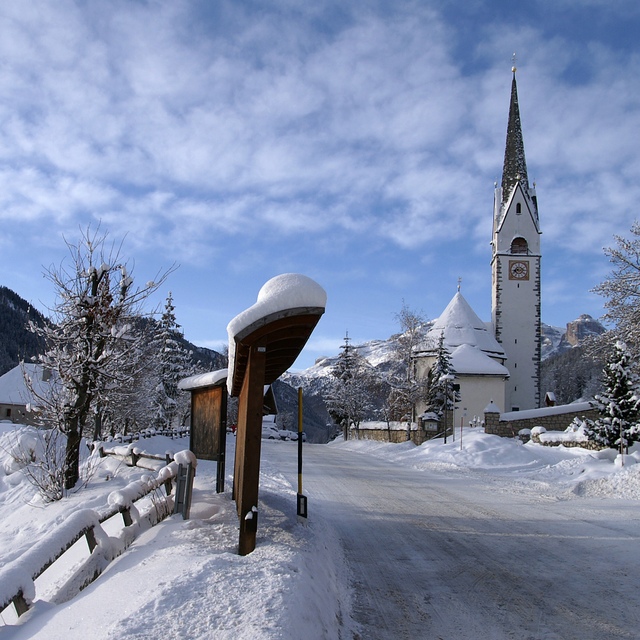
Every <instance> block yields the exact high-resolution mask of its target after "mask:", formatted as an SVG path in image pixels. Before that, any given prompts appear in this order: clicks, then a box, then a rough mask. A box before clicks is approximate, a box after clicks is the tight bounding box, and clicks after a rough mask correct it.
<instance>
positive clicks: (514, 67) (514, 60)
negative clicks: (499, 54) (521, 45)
mask: <svg viewBox="0 0 640 640" xmlns="http://www.w3.org/2000/svg"><path fill="white" fill-rule="evenodd" d="M511 62H512V63H513V66H512V67H511V71H513V73H515V72H516V70H517V67H516V54H515V51H514V53H513V55H512V56H511Z"/></svg>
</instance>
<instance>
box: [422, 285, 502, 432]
mask: <svg viewBox="0 0 640 640" xmlns="http://www.w3.org/2000/svg"><path fill="white" fill-rule="evenodd" d="M440 336H444V346H445V347H446V348H447V351H448V352H449V354H450V356H451V368H452V370H453V372H454V375H455V384H458V385H460V391H459V395H460V402H459V403H458V404H457V409H456V410H455V413H454V415H453V416H452V418H453V422H454V425H459V424H460V421H462V424H464V425H465V426H466V425H468V424H469V423H470V422H472V421H475V422H479V421H481V420H482V419H483V415H484V409H485V407H486V406H487V404H488V403H489V401H490V400H493V402H494V403H495V404H496V405H497V406H498V407H499V408H500V411H504V407H505V404H504V403H505V389H506V385H505V383H506V380H507V379H508V377H509V371H508V370H507V368H506V367H505V366H504V362H505V357H506V356H505V353H504V349H503V348H502V346H501V345H500V344H499V343H498V341H497V340H496V339H495V337H494V336H493V333H492V331H490V330H489V329H488V328H487V326H486V325H485V323H484V322H482V320H480V318H479V317H478V316H477V315H476V313H475V312H474V311H473V309H472V308H471V306H470V305H469V303H468V302H467V301H466V300H465V299H464V297H463V296H462V294H461V293H460V291H458V292H457V293H456V294H455V296H453V298H452V299H451V302H449V304H448V305H447V308H446V309H445V310H444V311H443V312H442V314H441V315H440V317H439V318H438V319H437V320H436V321H435V322H434V324H433V326H432V327H431V329H430V330H429V333H428V334H427V336H426V339H425V341H424V343H423V344H422V345H421V346H420V347H419V349H418V350H416V361H415V362H416V376H417V377H418V378H420V379H425V378H426V377H427V375H428V373H429V370H430V369H431V367H432V366H433V364H434V363H435V361H436V358H437V347H438V343H439V340H440ZM425 410H426V406H425V405H424V402H422V403H418V404H417V405H416V413H417V415H422V414H424V412H425ZM448 422H449V421H448Z"/></svg>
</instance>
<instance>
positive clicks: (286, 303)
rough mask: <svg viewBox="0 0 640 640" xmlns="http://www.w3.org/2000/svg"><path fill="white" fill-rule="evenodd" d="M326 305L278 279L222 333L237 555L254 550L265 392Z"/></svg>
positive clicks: (320, 293)
mask: <svg viewBox="0 0 640 640" xmlns="http://www.w3.org/2000/svg"><path fill="white" fill-rule="evenodd" d="M326 300H327V294H326V293H325V291H324V289H323V288H322V287H320V285H318V284H317V283H316V282H314V281H313V280H311V279H310V278H308V277H306V276H303V275H300V274H283V275H280V276H276V277H275V278H272V279H271V280H269V281H268V282H267V283H266V284H265V285H264V286H263V287H262V289H261V290H260V292H259V294H258V301H257V302H256V304H254V305H253V306H252V307H250V308H249V309H247V310H246V311H244V312H243V313H241V314H240V315H238V316H236V317H235V318H234V319H233V320H232V321H231V322H230V323H229V326H228V327H227V332H228V334H229V377H228V379H227V387H228V389H229V393H230V394H231V395H232V396H233V397H237V398H238V430H237V432H236V455H235V469H234V476H233V478H234V479H233V498H234V499H235V501H236V507H237V511H238V517H239V518H240V541H239V545H238V550H239V553H240V555H246V554H248V553H251V552H252V551H253V550H254V549H255V546H256V532H257V530H258V483H259V478H260V447H261V442H262V416H263V405H264V388H265V386H266V385H270V384H272V383H273V382H274V381H275V380H276V379H277V378H279V377H280V376H281V375H282V374H283V373H284V372H285V371H286V370H287V369H288V368H289V367H290V366H291V365H292V364H293V363H294V362H295V360H296V358H297V357H298V355H299V354H300V352H301V351H302V348H303V347H304V345H305V344H306V342H307V340H308V339H309V337H310V336H311V333H312V332H313V330H314V328H315V326H316V325H317V324H318V321H319V320H320V317H321V316H322V314H323V313H324V310H325V305H326Z"/></svg>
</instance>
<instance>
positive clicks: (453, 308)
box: [426, 291, 506, 358]
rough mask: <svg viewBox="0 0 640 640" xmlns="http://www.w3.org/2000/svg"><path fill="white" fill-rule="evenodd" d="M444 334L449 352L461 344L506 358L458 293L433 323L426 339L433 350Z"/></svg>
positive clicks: (501, 349) (502, 350)
mask: <svg viewBox="0 0 640 640" xmlns="http://www.w3.org/2000/svg"><path fill="white" fill-rule="evenodd" d="M443 332H444V342H445V345H446V346H447V347H448V348H449V350H450V351H453V350H454V349H455V348H456V347H459V346H460V345H462V344H468V345H471V346H472V347H478V349H480V350H481V351H484V352H485V353H486V354H488V355H492V356H495V357H498V358H506V355H505V353H504V349H503V348H502V347H501V346H500V344H499V343H498V341H497V340H496V339H495V338H494V337H493V335H492V334H491V333H490V332H489V331H487V327H486V326H485V324H484V322H482V320H480V318H479V317H478V316H477V315H476V313H475V311H474V310H473V309H472V308H471V306H470V305H469V303H468V302H467V301H466V300H465V299H464V297H463V296H462V294H461V293H460V292H459V291H458V292H457V293H456V294H455V295H454V296H453V298H452V299H451V302H449V304H448V305H447V308H446V309H445V310H444V311H443V312H442V314H441V315H440V317H439V318H438V319H437V320H436V321H435V322H434V323H433V326H432V327H431V329H430V330H429V333H428V334H427V337H426V342H427V344H428V345H432V346H431V347H430V349H433V348H434V347H435V345H437V344H438V339H439V338H440V334H441V333H443Z"/></svg>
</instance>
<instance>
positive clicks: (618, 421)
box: [586, 341, 640, 451]
mask: <svg viewBox="0 0 640 640" xmlns="http://www.w3.org/2000/svg"><path fill="white" fill-rule="evenodd" d="M603 374H604V375H603V383H604V391H603V392H602V393H601V394H598V395H596V397H595V400H596V403H597V406H598V410H599V412H600V415H601V417H600V418H598V419H597V420H595V421H593V422H591V423H590V424H589V425H588V427H587V429H586V434H587V437H588V438H589V439H590V440H593V441H595V442H597V443H598V444H602V445H605V446H607V447H611V448H612V449H620V450H621V451H622V450H623V449H624V448H625V447H628V446H629V444H630V443H631V442H635V441H638V440H640V427H639V425H638V420H639V410H640V391H639V389H640V387H639V381H638V375H637V374H636V373H635V371H634V370H633V364H632V359H631V353H630V352H629V350H628V349H627V346H626V345H625V343H624V342H622V341H618V342H616V344H615V347H614V352H613V356H612V359H611V362H610V363H609V364H608V365H607V366H606V367H605V368H604V372H603Z"/></svg>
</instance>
